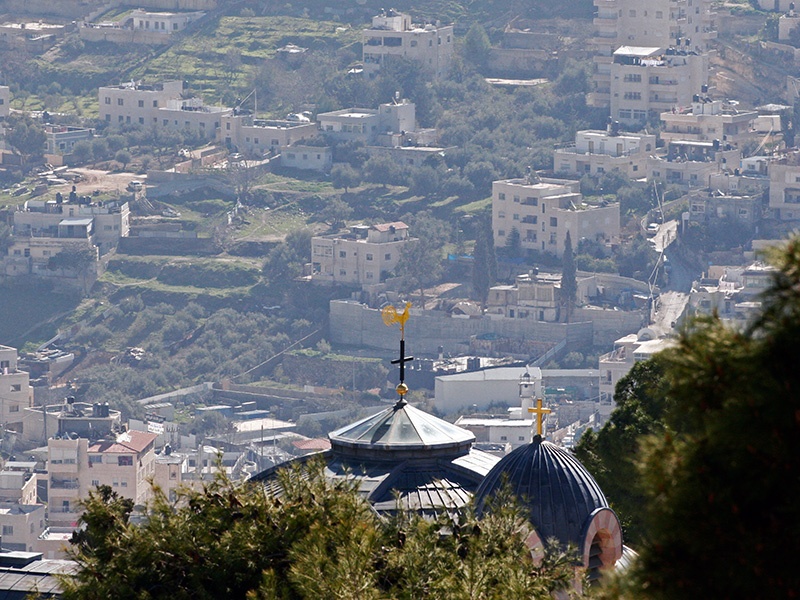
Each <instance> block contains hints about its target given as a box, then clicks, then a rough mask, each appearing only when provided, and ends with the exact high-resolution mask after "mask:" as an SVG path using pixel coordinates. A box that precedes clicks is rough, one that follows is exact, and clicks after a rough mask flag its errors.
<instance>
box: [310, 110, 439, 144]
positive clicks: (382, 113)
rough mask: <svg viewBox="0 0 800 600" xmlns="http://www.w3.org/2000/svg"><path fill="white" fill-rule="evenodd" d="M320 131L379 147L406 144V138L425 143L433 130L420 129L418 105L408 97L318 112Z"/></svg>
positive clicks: (340, 138)
mask: <svg viewBox="0 0 800 600" xmlns="http://www.w3.org/2000/svg"><path fill="white" fill-rule="evenodd" d="M317 122H318V123H319V130H320V132H322V133H323V134H325V135H326V136H329V137H332V138H334V139H337V140H354V141H361V142H364V143H366V144H377V145H379V146H402V145H403V144H404V142H406V141H413V142H414V143H416V144H419V145H423V144H424V142H425V141H426V140H425V139H423V140H419V139H416V138H417V137H418V135H419V136H426V135H427V136H429V135H430V132H431V131H432V130H428V129H424V130H419V131H418V130H417V105H416V104H414V103H413V102H410V101H408V100H405V99H404V100H398V101H396V102H387V103H385V104H381V105H379V106H378V109H377V110H375V109H374V108H345V109H342V110H334V111H331V112H326V113H320V114H318V115H317Z"/></svg>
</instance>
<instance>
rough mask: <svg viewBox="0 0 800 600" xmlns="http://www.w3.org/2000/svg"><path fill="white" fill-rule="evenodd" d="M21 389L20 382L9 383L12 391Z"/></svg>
mask: <svg viewBox="0 0 800 600" xmlns="http://www.w3.org/2000/svg"><path fill="white" fill-rule="evenodd" d="M21 390H22V384H21V383H12V384H11V391H12V392H19V391H21Z"/></svg>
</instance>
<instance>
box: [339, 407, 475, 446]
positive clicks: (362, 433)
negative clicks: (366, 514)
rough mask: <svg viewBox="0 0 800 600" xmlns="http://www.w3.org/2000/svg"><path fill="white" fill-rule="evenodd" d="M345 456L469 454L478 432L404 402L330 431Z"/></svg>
mask: <svg viewBox="0 0 800 600" xmlns="http://www.w3.org/2000/svg"><path fill="white" fill-rule="evenodd" d="M328 437H329V438H330V441H331V450H332V451H333V452H334V453H335V454H337V455H339V456H343V457H352V458H361V459H371V460H398V459H400V458H422V457H425V458H429V457H430V458H433V457H436V458H442V457H447V456H459V455H462V454H467V453H468V452H469V451H470V448H471V447H472V443H473V442H474V441H475V435H474V434H473V433H472V432H470V431H467V430H466V429H462V428H460V427H457V426H456V425H453V424H452V423H448V422H447V421H444V420H442V419H439V418H437V417H434V416H433V415H430V414H428V413H426V412H423V411H421V410H419V409H417V408H414V407H413V406H411V405H409V404H406V403H405V401H401V402H398V403H396V404H395V405H394V406H393V407H391V408H387V409H385V410H382V411H381V412H379V413H377V414H375V415H372V416H371V417H367V418H366V419H362V420H361V421H357V422H355V423H352V424H350V425H346V426H344V427H342V428H341V429H337V430H336V431H333V432H331V433H330V434H328Z"/></svg>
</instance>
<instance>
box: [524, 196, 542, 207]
mask: <svg viewBox="0 0 800 600" xmlns="http://www.w3.org/2000/svg"><path fill="white" fill-rule="evenodd" d="M525 204H529V205H530V206H539V199H538V198H534V197H532V196H528V197H527V198H525Z"/></svg>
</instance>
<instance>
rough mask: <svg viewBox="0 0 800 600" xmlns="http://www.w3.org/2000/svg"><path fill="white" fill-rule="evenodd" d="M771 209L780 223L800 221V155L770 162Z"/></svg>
mask: <svg viewBox="0 0 800 600" xmlns="http://www.w3.org/2000/svg"><path fill="white" fill-rule="evenodd" d="M769 209H770V211H771V212H772V214H773V216H774V217H775V218H776V219H778V220H780V221H796V220H798V219H800V153H798V152H794V153H791V154H787V155H786V156H785V157H783V158H782V159H780V160H776V161H772V162H770V164H769Z"/></svg>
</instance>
